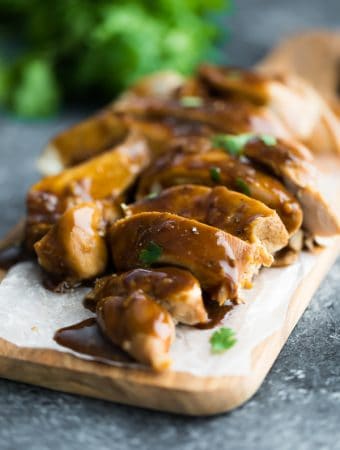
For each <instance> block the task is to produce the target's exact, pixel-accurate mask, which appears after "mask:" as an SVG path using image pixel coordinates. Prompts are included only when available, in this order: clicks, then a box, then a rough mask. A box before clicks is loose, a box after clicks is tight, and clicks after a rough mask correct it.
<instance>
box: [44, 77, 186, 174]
mask: <svg viewBox="0 0 340 450" xmlns="http://www.w3.org/2000/svg"><path fill="white" fill-rule="evenodd" d="M183 82H184V78H183V77H182V76H181V75H180V74H178V73H176V72H171V71H164V72H159V73H156V74H153V75H149V76H147V77H144V78H141V79H140V80H139V81H138V82H137V83H136V84H135V85H133V86H131V88H130V89H128V90H127V91H126V92H125V93H124V94H123V95H122V96H121V98H120V99H118V100H117V103H119V102H120V101H122V100H123V99H130V100H132V99H134V98H135V97H145V96H155V97H157V98H163V99H166V98H169V97H171V96H172V95H173V93H174V91H176V90H177V89H178V88H179V87H180V86H181V84H182V83H183ZM129 129H130V127H129V126H128V124H127V123H126V121H125V118H124V117H122V116H120V115H117V114H115V113H114V112H113V110H112V105H109V106H107V107H106V108H105V109H104V110H102V111H100V112H99V113H97V114H95V115H93V116H91V117H89V118H88V119H86V120H83V121H82V122H80V123H79V124H76V125H74V126H72V127H70V128H69V129H67V130H65V131H63V132H61V133H59V134H58V135H56V136H55V137H54V138H52V139H51V141H50V142H49V143H48V144H47V146H46V147H45V149H44V150H43V153H42V155H41V157H40V158H39V160H38V168H39V170H40V172H41V173H42V174H43V175H55V174H57V173H59V172H61V171H62V170H64V169H65V168H67V167H70V166H73V165H75V164H78V163H80V162H83V161H86V160H87V159H90V158H92V157H94V156H96V155H98V154H99V153H102V152H103V151H105V150H109V149H110V148H111V147H113V146H114V145H118V144H119V142H121V141H122V140H123V139H124V138H125V137H126V135H127V134H128V131H129Z"/></svg>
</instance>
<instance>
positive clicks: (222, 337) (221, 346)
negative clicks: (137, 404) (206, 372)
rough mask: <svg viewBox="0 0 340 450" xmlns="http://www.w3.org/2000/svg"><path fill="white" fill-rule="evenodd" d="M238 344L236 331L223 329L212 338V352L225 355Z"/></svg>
mask: <svg viewBox="0 0 340 450" xmlns="http://www.w3.org/2000/svg"><path fill="white" fill-rule="evenodd" d="M236 342H237V339H236V337H235V332H234V330H232V329H231V328H226V327H222V328H220V329H219V330H217V331H215V332H214V333H213V334H212V335H211V337H210V344H211V351H212V353H223V352H225V351H226V350H229V349H230V348H231V347H233V346H234V345H235V344H236Z"/></svg>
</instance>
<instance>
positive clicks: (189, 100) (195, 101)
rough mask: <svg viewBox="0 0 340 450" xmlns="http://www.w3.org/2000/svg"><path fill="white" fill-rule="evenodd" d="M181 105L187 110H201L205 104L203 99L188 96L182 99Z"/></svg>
mask: <svg viewBox="0 0 340 450" xmlns="http://www.w3.org/2000/svg"><path fill="white" fill-rule="evenodd" d="M180 103H181V105H182V106H184V107H185V108H199V107H200V106H202V104H203V100H202V99H201V97H195V96H189V95H188V96H186V97H182V98H181V99H180Z"/></svg>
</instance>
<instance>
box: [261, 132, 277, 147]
mask: <svg viewBox="0 0 340 450" xmlns="http://www.w3.org/2000/svg"><path fill="white" fill-rule="evenodd" d="M259 136H260V139H261V141H262V142H263V143H264V144H266V145H269V146H270V145H276V144H277V140H276V137H275V136H272V135H271V134H260V135H259Z"/></svg>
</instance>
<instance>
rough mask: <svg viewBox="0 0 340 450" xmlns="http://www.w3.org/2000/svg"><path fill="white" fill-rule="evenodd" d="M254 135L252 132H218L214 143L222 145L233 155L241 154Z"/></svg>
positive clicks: (214, 137)
mask: <svg viewBox="0 0 340 450" xmlns="http://www.w3.org/2000/svg"><path fill="white" fill-rule="evenodd" d="M253 137H254V135H253V134H250V133H244V134H216V135H215V136H213V138H212V143H213V145H214V146H216V147H222V148H223V149H224V150H227V152H228V153H230V154H231V155H233V156H240V155H241V154H242V151H243V148H244V146H245V145H246V144H247V143H248V141H249V140H250V139H251V138H253Z"/></svg>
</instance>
